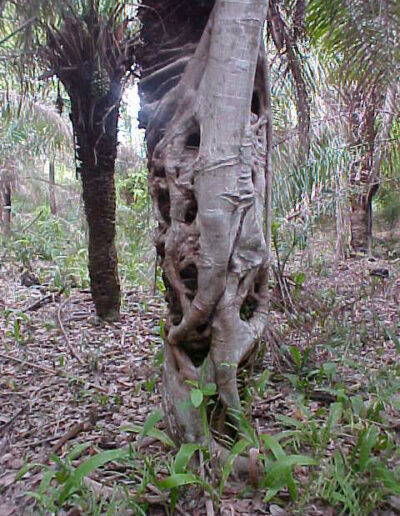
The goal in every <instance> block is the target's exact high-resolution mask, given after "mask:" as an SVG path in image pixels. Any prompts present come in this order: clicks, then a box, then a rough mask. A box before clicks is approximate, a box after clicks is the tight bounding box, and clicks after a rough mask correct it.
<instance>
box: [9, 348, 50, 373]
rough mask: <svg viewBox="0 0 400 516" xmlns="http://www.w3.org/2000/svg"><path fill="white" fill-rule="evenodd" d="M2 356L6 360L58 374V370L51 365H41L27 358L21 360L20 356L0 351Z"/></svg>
mask: <svg viewBox="0 0 400 516" xmlns="http://www.w3.org/2000/svg"><path fill="white" fill-rule="evenodd" d="M0 358H5V359H6V360H11V361H13V362H17V363H18V364H22V365H27V366H30V367H33V368H34V369H38V370H39V371H43V372H45V373H48V374H51V375H56V374H57V372H56V371H54V370H53V369H50V368H49V367H46V366H40V365H38V364H35V363H34V362H28V361H27V360H21V359H20V358H17V357H13V356H11V355H5V354H3V353H0Z"/></svg>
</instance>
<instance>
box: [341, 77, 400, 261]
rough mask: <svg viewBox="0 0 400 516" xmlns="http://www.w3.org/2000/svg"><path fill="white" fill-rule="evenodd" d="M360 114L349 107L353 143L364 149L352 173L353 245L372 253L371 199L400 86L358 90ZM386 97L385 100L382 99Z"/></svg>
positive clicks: (376, 188) (376, 186)
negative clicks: (365, 91) (377, 89)
mask: <svg viewBox="0 0 400 516" xmlns="http://www.w3.org/2000/svg"><path fill="white" fill-rule="evenodd" d="M357 96H359V98H360V97H361V101H359V103H358V106H357V108H358V110H359V112H360V116H359V117H357V116H355V114H354V105H353V106H350V109H349V112H350V117H349V121H350V132H349V133H350V135H351V140H350V141H351V144H352V145H353V146H354V147H355V148H359V149H361V156H360V157H359V158H357V160H356V161H355V162H354V163H353V166H352V170H351V173H350V187H351V196H350V207H351V213H350V226H351V241H350V245H351V247H352V249H353V250H354V251H356V252H362V253H368V254H370V253H371V245H372V222H373V213H372V199H373V197H374V195H375V194H376V192H377V190H378V187H379V173H380V166H381V162H382V157H383V154H384V152H383V150H382V149H383V148H384V146H385V143H386V140H387V139H388V138H389V135H390V130H391V127H392V122H393V116H394V112H395V107H396V97H397V85H391V86H389V87H388V89H387V92H386V95H385V96H381V95H379V94H378V93H376V92H375V90H374V89H372V90H371V91H370V92H368V94H366V95H364V94H363V93H361V94H360V92H359V91H358V92H357ZM383 100H384V102H383ZM380 108H381V109H382V108H383V109H382V115H381V125H380V127H379V129H378V130H377V129H376V126H377V117H378V113H379V109H380Z"/></svg>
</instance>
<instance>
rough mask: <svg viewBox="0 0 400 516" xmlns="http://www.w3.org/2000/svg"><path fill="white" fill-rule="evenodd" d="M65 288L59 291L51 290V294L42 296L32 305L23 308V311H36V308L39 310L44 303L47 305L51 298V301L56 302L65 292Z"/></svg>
mask: <svg viewBox="0 0 400 516" xmlns="http://www.w3.org/2000/svg"><path fill="white" fill-rule="evenodd" d="M64 290H65V289H64V288H62V289H60V290H59V291H58V292H51V293H50V294H47V295H46V296H43V297H41V298H40V299H38V300H37V301H35V302H34V303H32V304H31V305H29V306H28V307H27V308H25V309H24V310H23V313H26V312H35V311H36V310H39V308H41V307H42V306H43V305H45V304H46V303H47V302H48V301H50V300H51V302H53V303H54V301H55V299H56V297H59V296H60V295H61V294H62V293H63V292H64Z"/></svg>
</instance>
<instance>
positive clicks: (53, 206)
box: [49, 159, 57, 215]
mask: <svg viewBox="0 0 400 516" xmlns="http://www.w3.org/2000/svg"><path fill="white" fill-rule="evenodd" d="M49 199H50V213H51V214H52V215H57V202H56V190H55V163H54V159H52V160H50V163H49Z"/></svg>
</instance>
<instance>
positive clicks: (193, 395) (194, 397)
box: [190, 389, 203, 408]
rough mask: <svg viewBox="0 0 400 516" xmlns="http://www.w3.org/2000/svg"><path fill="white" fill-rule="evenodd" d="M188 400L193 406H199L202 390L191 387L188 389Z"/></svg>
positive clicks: (201, 399)
mask: <svg viewBox="0 0 400 516" xmlns="http://www.w3.org/2000/svg"><path fill="white" fill-rule="evenodd" d="M190 400H191V402H192V405H193V406H194V407H196V408H198V407H200V405H201V404H202V402H203V392H202V391H201V390H200V389H192V390H191V391H190Z"/></svg>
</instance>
